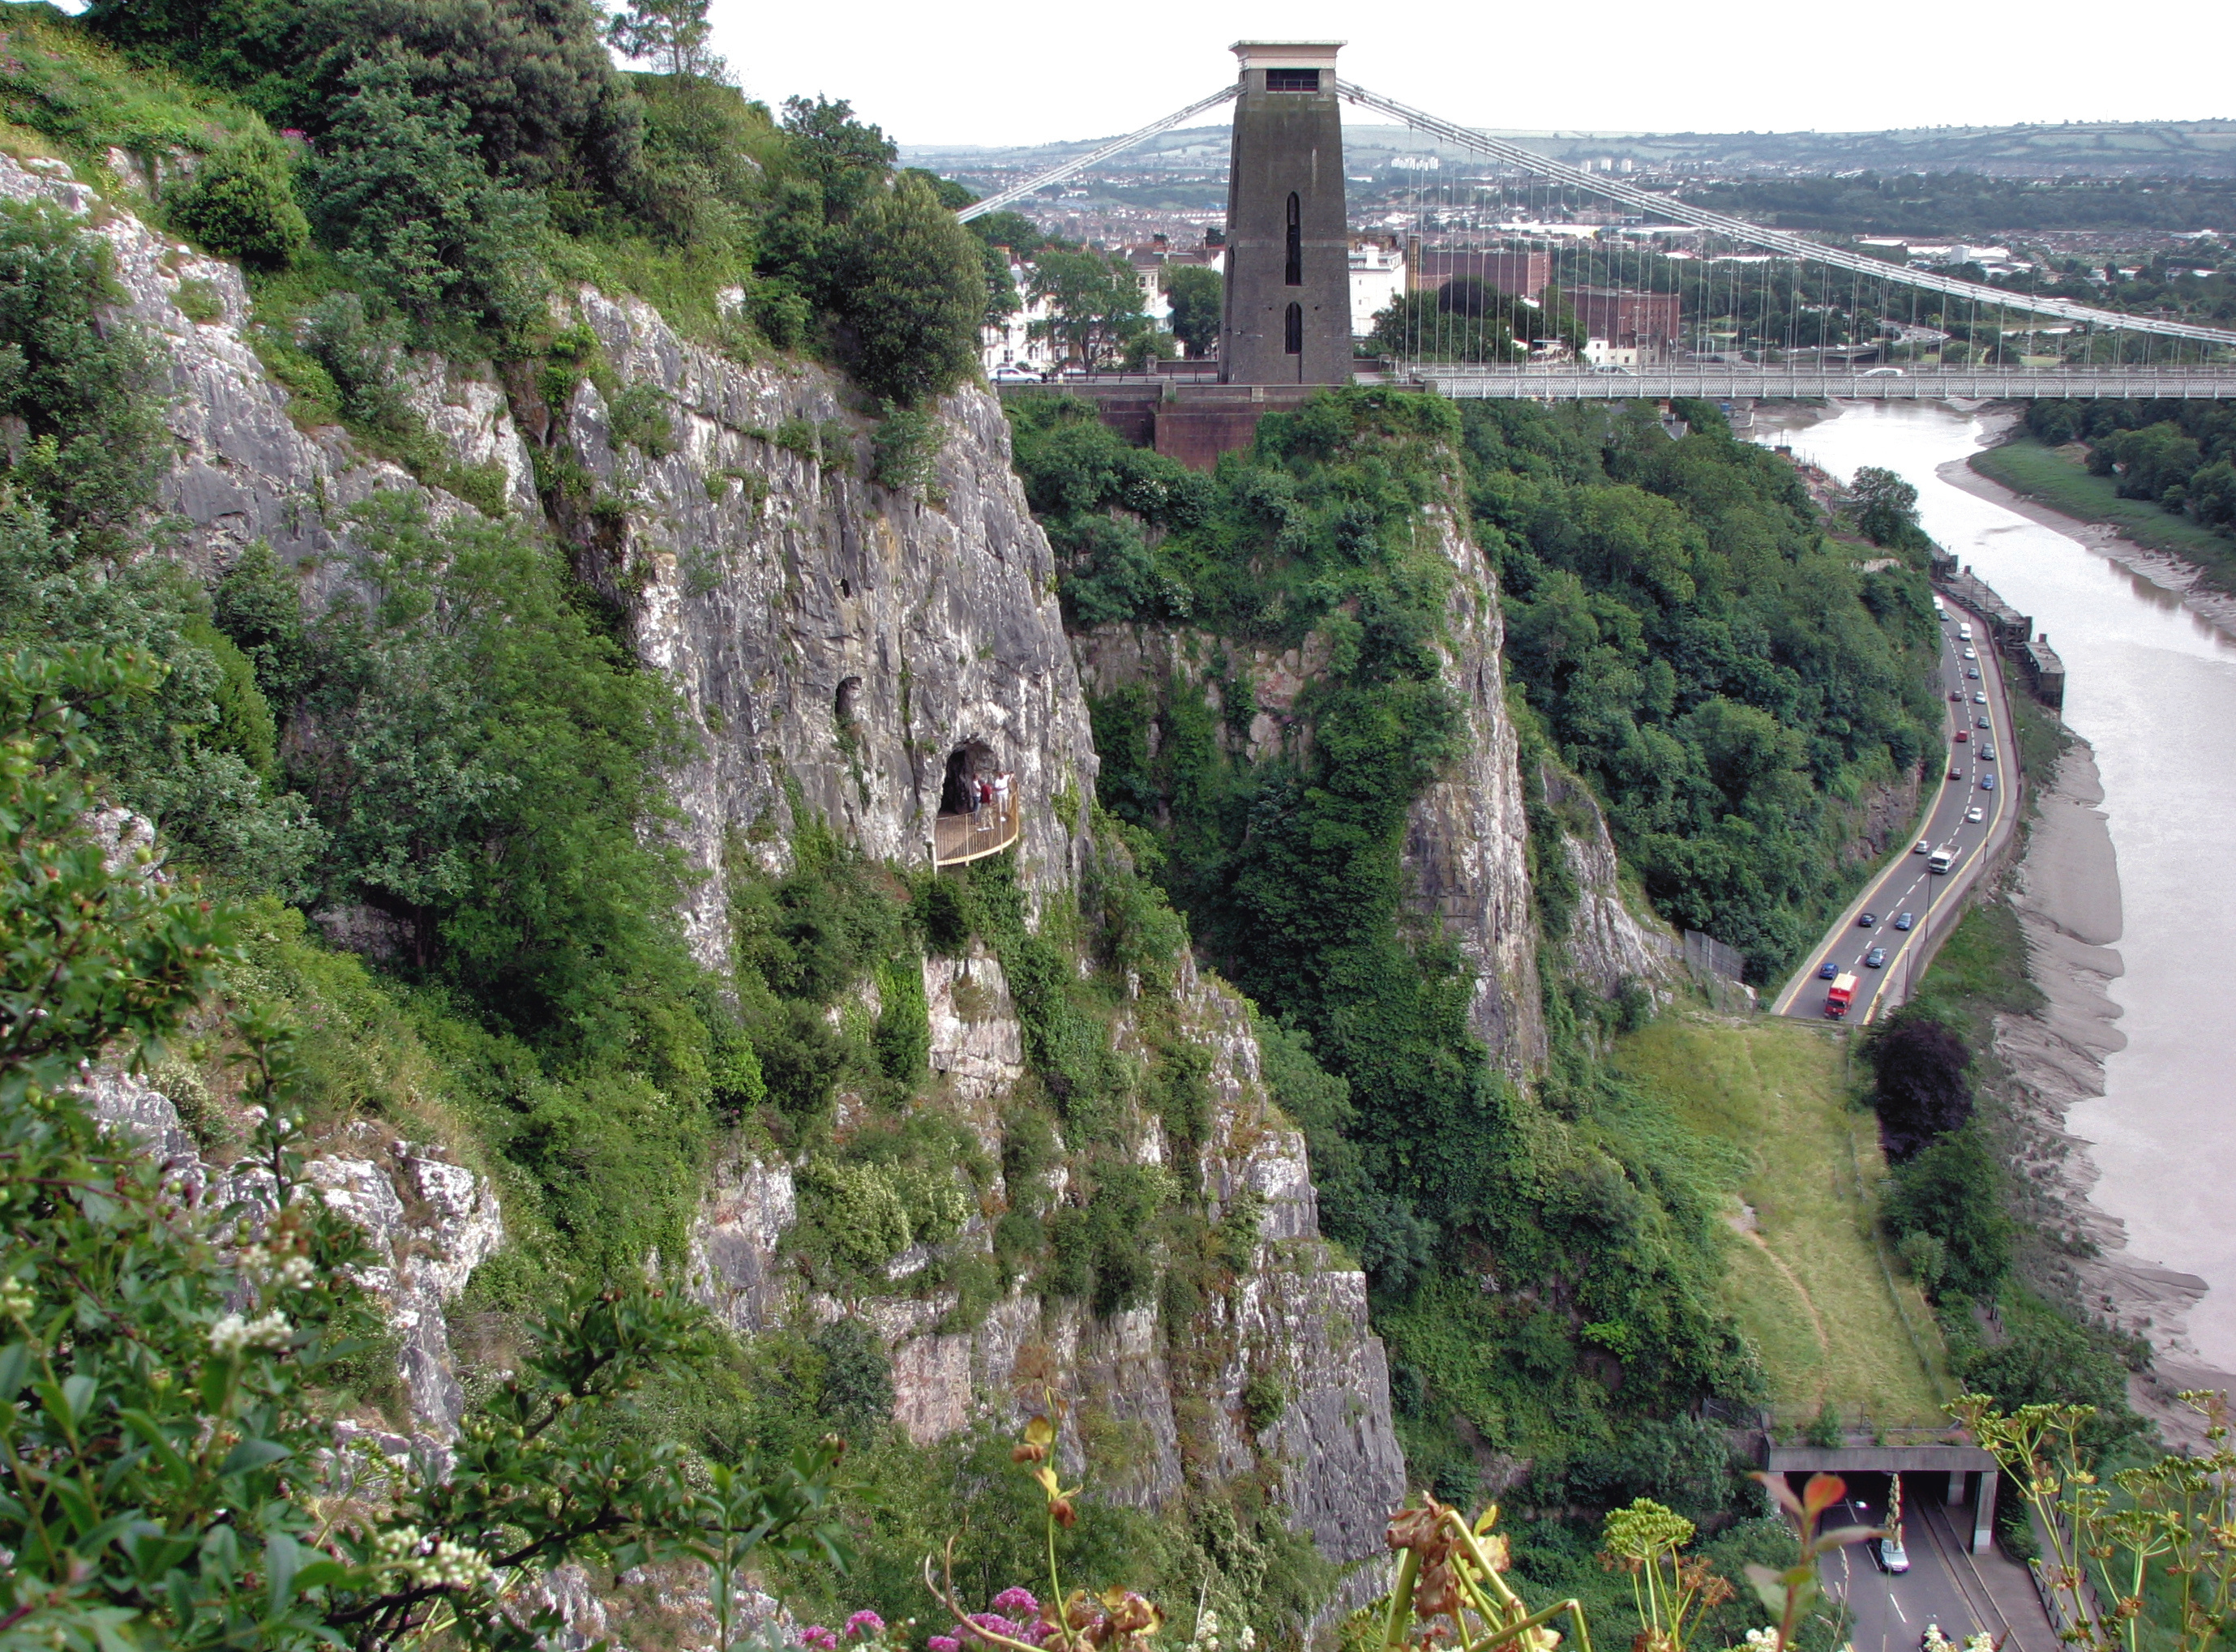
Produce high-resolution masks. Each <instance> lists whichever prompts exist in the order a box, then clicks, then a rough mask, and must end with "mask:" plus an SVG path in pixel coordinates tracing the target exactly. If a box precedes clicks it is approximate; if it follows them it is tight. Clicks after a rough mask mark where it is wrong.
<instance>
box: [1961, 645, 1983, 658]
mask: <svg viewBox="0 0 2236 1652" xmlns="http://www.w3.org/2000/svg"><path fill="white" fill-rule="evenodd" d="M1979 657H1980V656H1979V655H1978V654H1976V653H1975V652H1972V650H1970V648H1967V649H1966V650H1965V651H1964V658H1965V659H1978V658H1979Z"/></svg>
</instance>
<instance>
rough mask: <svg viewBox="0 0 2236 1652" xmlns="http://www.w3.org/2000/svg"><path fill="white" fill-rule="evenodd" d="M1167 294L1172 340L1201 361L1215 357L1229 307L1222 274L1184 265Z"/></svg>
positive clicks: (1169, 281) (1168, 281) (1169, 280)
mask: <svg viewBox="0 0 2236 1652" xmlns="http://www.w3.org/2000/svg"><path fill="white" fill-rule="evenodd" d="M1165 290H1166V292H1167V294H1168V295H1169V297H1170V298H1171V299H1172V305H1173V337H1174V338H1177V339H1179V340H1180V344H1181V345H1182V346H1183V347H1184V348H1185V349H1186V350H1187V353H1188V354H1189V355H1190V356H1192V357H1196V358H1198V359H1201V358H1202V357H1207V356H1211V355H1213V354H1215V353H1216V352H1217V351H1218V349H1219V330H1220V326H1221V325H1223V321H1224V315H1225V308H1226V304H1227V284H1226V282H1225V281H1224V280H1222V279H1220V273H1219V272H1218V271H1217V270H1214V269H1210V268H1208V267H1207V266H1203V265H1199V264H1184V265H1182V266H1180V267H1179V268H1178V269H1175V270H1174V271H1173V272H1172V273H1171V274H1170V275H1169V276H1168V277H1167V278H1166V282H1165Z"/></svg>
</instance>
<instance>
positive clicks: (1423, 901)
mask: <svg viewBox="0 0 2236 1652" xmlns="http://www.w3.org/2000/svg"><path fill="white" fill-rule="evenodd" d="M1429 525H1430V527H1431V528H1433V529H1434V530H1435V543H1436V545H1437V548H1438V549H1439V550H1441V551H1442V552H1443V553H1444V558H1445V560H1446V561H1449V562H1450V564H1451V567H1452V574H1453V576H1454V577H1453V579H1452V582H1451V587H1450V597H1449V598H1448V600H1447V601H1446V603H1445V610H1444V616H1445V640H1444V684H1445V686H1446V687H1447V688H1449V689H1450V691H1451V692H1452V694H1453V696H1454V698H1456V699H1457V701H1458V703H1459V705H1460V706H1461V708H1462V711H1463V714H1464V716H1465V718H1466V729H1467V751H1466V754H1465V755H1464V756H1463V757H1462V758H1461V759H1460V761H1459V764H1457V767H1456V768H1455V770H1454V771H1453V772H1452V773H1450V774H1449V775H1447V776H1445V777H1444V778H1443V779H1442V780H1440V781H1439V782H1437V783H1436V784H1435V785H1433V786H1431V787H1430V788H1429V790H1427V791H1426V792H1425V793H1424V794H1423V795H1422V796H1421V797H1420V799H1419V800H1418V801H1417V802H1416V803H1414V805H1413V813H1412V816H1411V818H1410V819H1409V820H1408V821H1407V822H1406V829H1405V869H1406V871H1407V872H1408V873H1410V874H1411V877H1412V882H1413V895H1412V899H1413V902H1414V905H1415V907H1416V909H1417V910H1418V911H1420V912H1421V913H1422V914H1424V915H1425V916H1430V917H1433V918H1435V919H1436V920H1437V921H1438V922H1440V923H1441V924H1442V925H1443V926H1444V932H1445V933H1446V934H1449V935H1451V936H1452V937H1453V938H1454V939H1456V940H1457V941H1458V943H1459V947H1460V951H1461V952H1462V954H1464V955H1465V957H1466V958H1467V960H1468V962H1469V963H1470V965H1472V966H1473V967H1474V969H1475V976H1476V980H1475V999H1474V1002H1473V1004H1472V1006H1470V1018H1471V1019H1472V1020H1473V1022H1474V1025H1475V1030H1476V1033H1478V1034H1479V1035H1480V1036H1481V1037H1482V1038H1483V1041H1484V1042H1485V1043H1487V1044H1489V1045H1490V1047H1491V1049H1492V1051H1493V1052H1496V1056H1497V1058H1498V1059H1499V1061H1500V1063H1501V1064H1502V1065H1504V1066H1505V1068H1506V1069H1507V1071H1508V1072H1510V1073H1512V1074H1514V1075H1515V1076H1516V1078H1520V1077H1522V1075H1524V1074H1526V1073H1528V1072H1531V1071H1533V1070H1534V1069H1536V1067H1538V1066H1539V1065H1542V1063H1543V1061H1544V1059H1545V1024H1544V1019H1543V1010H1542V1003H1541V1000H1540V998H1539V988H1538V979H1537V970H1538V960H1537V923H1536V912H1535V909H1534V907H1533V899H1532V895H1531V891H1530V887H1529V855H1528V844H1529V818H1528V816H1527V814H1526V813H1525V811H1524V810H1523V807H1522V776H1521V771H1520V769H1519V767H1518V766H1517V755H1516V737H1515V733H1514V722H1513V719H1512V718H1510V717H1509V715H1508V714H1507V710H1506V673H1505V670H1504V667H1503V665H1502V663H1501V654H1500V651H1501V650H1502V649H1503V647H1504V646H1505V641H1506V626H1505V620H1504V619H1503V616H1502V615H1501V614H1500V613H1499V606H1498V587H1497V580H1496V576H1495V575H1494V574H1492V573H1491V571H1490V566H1489V564H1487V563H1486V562H1485V561H1483V553H1482V551H1481V550H1479V549H1477V548H1476V544H1475V541H1472V540H1470V539H1469V538H1468V537H1467V535H1466V534H1465V533H1464V532H1463V529H1462V528H1461V526H1460V524H1459V522H1458V521H1457V519H1455V518H1454V517H1453V516H1451V515H1450V514H1449V513H1447V512H1444V511H1442V510H1438V511H1434V512H1432V513H1431V514H1430V523H1429Z"/></svg>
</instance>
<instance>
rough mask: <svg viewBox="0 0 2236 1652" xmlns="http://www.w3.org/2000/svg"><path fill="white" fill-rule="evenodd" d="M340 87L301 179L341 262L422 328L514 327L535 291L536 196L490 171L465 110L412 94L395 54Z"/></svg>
mask: <svg viewBox="0 0 2236 1652" xmlns="http://www.w3.org/2000/svg"><path fill="white" fill-rule="evenodd" d="M343 85H344V88H345V89H344V95H342V97H341V98H340V100H339V104H338V106H337V108H336V110H335V114H334V118H333V121H332V128H331V129H330V130H329V132H328V134H327V137H326V144H325V147H324V149H323V152H322V153H321V154H320V155H319V159H318V160H317V161H316V162H315V163H314V164H313V165H312V167H311V168H310V177H309V193H310V196H311V200H312V213H313V216H314V217H315V218H316V220H317V221H318V226H319V231H320V233H322V234H323V235H325V236H326V239H327V240H328V241H329V243H330V244H331V245H332V246H334V247H335V248H336V250H337V252H338V253H339V257H340V259H341V262H342V265H343V267H344V268H345V269H347V270H348V271H350V272H352V274H353V275H355V276H356V277H357V278H358V279H360V280H363V281H365V282H366V283H368V284H369V285H372V287H374V288H375V289H376V290H378V292H382V293H384V294H385V296H386V297H387V298H390V299H391V300H392V301H393V302H394V303H395V304H396V305H398V307H399V308H401V309H402V310H403V311H405V313H407V314H409V315H411V316H412V317H413V318H415V319H417V320H418V321H419V322H420V323H421V324H422V325H433V324H437V323H439V322H451V323H455V322H456V321H457V319H458V318H461V317H462V316H463V317H468V318H472V319H474V320H477V321H483V322H486V323H488V324H490V325H494V326H496V327H497V328H498V329H499V330H500V331H507V332H510V331H517V330H518V329H519V328H521V327H523V326H525V325H527V324H528V323H529V320H530V319H531V318H532V316H533V314H534V307H535V305H536V301H537V299H538V298H540V296H541V292H542V281H543V277H542V274H541V267H542V266H541V265H540V264H539V263H538V262H537V260H536V257H535V253H536V243H537V241H538V240H539V239H540V238H541V236H542V234H543V212H544V209H543V199H542V198H541V197H540V196H538V195H536V194H534V193H531V192H529V191H528V190H524V189H519V188H515V187H510V186H506V185H502V184H499V183H498V182H497V180H495V179H493V178H491V177H490V174H489V170H488V168H487V167H485V166H484V165H483V161H482V159H481V156H480V154H479V148H480V145H479V143H478V141H477V140H476V139H475V138H474V137H473V136H472V134H470V132H469V131H468V130H467V127H466V111H465V109H464V108H463V107H462V106H460V105H457V104H455V103H444V102H438V101H437V100H436V99H434V98H432V97H429V96H425V95H422V94H420V93H418V92H417V91H414V90H413V89H412V87H411V75H410V74H409V72H408V69H407V68H406V66H405V64H404V62H402V60H401V59H400V58H399V57H398V56H396V55H395V54H393V53H389V54H385V55H383V56H377V57H370V58H367V59H365V61H364V62H360V63H358V65H357V66H356V67H355V68H353V69H351V71H350V72H349V74H348V75H346V76H345V79H344V82H343Z"/></svg>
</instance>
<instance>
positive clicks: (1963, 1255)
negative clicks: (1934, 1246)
mask: <svg viewBox="0 0 2236 1652" xmlns="http://www.w3.org/2000/svg"><path fill="white" fill-rule="evenodd" d="M1885 1214H1886V1222H1887V1225H1888V1227H1890V1228H1891V1229H1893V1230H1894V1232H1895V1234H1896V1235H1897V1236H1904V1235H1907V1234H1911V1233H1929V1234H1931V1235H1932V1236H1934V1237H1935V1238H1937V1239H1938V1240H1939V1241H1940V1242H1941V1244H1942V1250H1943V1256H1944V1257H1945V1259H1946V1266H1945V1269H1944V1270H1943V1275H1942V1283H1943V1287H1944V1288H1946V1289H1949V1290H1952V1291H1958V1292H1962V1293H1963V1295H1967V1296H1979V1297H1988V1298H1992V1297H1993V1296H1994V1295H1995V1294H1996V1290H1997V1289H1998V1288H2000V1287H2001V1285H2002V1284H2003V1279H2004V1277H2005V1275H2008V1274H2009V1272H2010V1268H2011V1242H2012V1227H2011V1219H2010V1217H2009V1216H2006V1215H2005V1214H2004V1213H2003V1170H2002V1167H2001V1166H2000V1165H1999V1164H1997V1163H1996V1157H1995V1155H1994V1153H1993V1152H1992V1151H1990V1150H1989V1146H1988V1144H1987V1141H1986V1139H1985V1138H1984V1137H1983V1135H1982V1133H1981V1130H1980V1126H1979V1125H1978V1124H1968V1125H1966V1126H1965V1127H1964V1128H1963V1129H1962V1130H1957V1131H1950V1133H1949V1134H1947V1135H1945V1136H1943V1137H1941V1138H1940V1139H1939V1140H1937V1141H1936V1142H1935V1143H1934V1144H1932V1145H1931V1146H1930V1147H1928V1148H1926V1149H1925V1150H1924V1151H1922V1152H1920V1153H1919V1154H1918V1155H1917V1157H1914V1158H1912V1159H1910V1161H1909V1162H1908V1163H1906V1164H1901V1165H1898V1166H1897V1167H1896V1170H1895V1172H1894V1176H1893V1177H1892V1179H1891V1183H1890V1185H1889V1189H1888V1193H1887V1198H1886V1206H1885Z"/></svg>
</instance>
